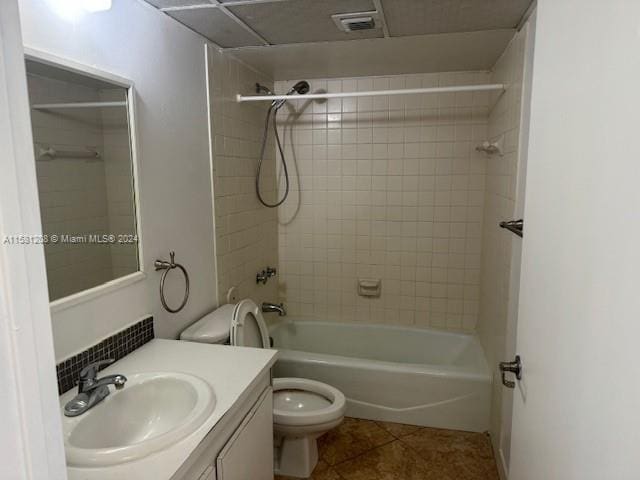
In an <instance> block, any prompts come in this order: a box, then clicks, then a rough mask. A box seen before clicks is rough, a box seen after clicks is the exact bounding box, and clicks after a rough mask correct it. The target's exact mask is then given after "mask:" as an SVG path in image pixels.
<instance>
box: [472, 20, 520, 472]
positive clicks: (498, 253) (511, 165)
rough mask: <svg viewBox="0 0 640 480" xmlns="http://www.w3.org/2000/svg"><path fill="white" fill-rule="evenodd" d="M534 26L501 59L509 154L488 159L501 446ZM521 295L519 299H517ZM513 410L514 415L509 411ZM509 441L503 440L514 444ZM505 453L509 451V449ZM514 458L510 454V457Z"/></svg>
mask: <svg viewBox="0 0 640 480" xmlns="http://www.w3.org/2000/svg"><path fill="white" fill-rule="evenodd" d="M530 28H531V27H530V26H528V25H527V26H526V27H525V28H524V29H523V30H522V31H520V32H518V34H517V35H516V36H515V37H514V38H513V40H512V41H511V43H510V44H509V46H508V47H507V49H506V50H505V52H504V53H503V54H502V56H501V57H500V59H499V60H498V62H497V63H496V65H495V67H494V69H493V74H492V76H491V81H492V82H495V83H505V84H507V85H508V88H507V91H506V92H505V93H504V94H503V95H502V96H500V98H499V99H498V100H497V102H496V104H495V106H494V107H493V109H492V110H491V112H490V116H489V124H488V127H489V137H490V138H491V140H492V141H496V140H499V141H501V142H502V144H503V149H504V156H502V157H501V156H497V155H491V156H490V157H488V159H487V180H486V192H485V209H484V225H483V232H482V242H483V249H482V275H481V289H480V313H479V318H478V335H479V337H480V341H481V342H482V346H483V348H484V351H485V354H486V356H487V362H488V364H489V365H490V366H491V369H492V372H493V375H494V381H493V388H494V393H493V395H492V412H491V429H490V431H491V438H492V440H493V442H494V446H495V447H496V451H497V450H498V444H497V442H498V441H499V440H500V428H501V415H502V408H501V398H502V389H503V388H504V387H503V386H502V383H501V382H500V377H499V375H500V374H499V372H498V371H497V368H495V366H496V365H497V363H498V362H499V361H502V360H505V359H506V354H505V342H506V333H507V321H508V315H509V302H510V300H512V299H511V298H510V297H511V296H512V295H514V294H516V293H514V292H513V290H512V285H511V284H510V283H511V280H510V275H511V262H512V246H513V244H514V242H521V241H522V240H521V239H520V238H518V237H516V236H515V235H513V234H512V233H510V232H508V231H506V230H503V229H501V228H498V223H499V222H500V221H502V220H512V219H514V215H515V207H516V199H517V195H522V194H523V189H519V188H518V185H517V181H518V174H519V172H518V169H519V167H520V164H519V162H520V158H521V155H520V153H521V152H520V151H519V136H520V116H521V112H522V89H523V76H524V62H525V48H526V44H527V43H526V42H527V34H528V32H529V29H530ZM516 300H517V299H516ZM506 414H507V415H509V414H510V412H509V413H506ZM508 444H509V442H508V441H507V442H506V443H505V444H503V448H508ZM502 455H504V456H505V457H506V456H508V452H505V451H503V452H502ZM506 460H507V461H508V458H506Z"/></svg>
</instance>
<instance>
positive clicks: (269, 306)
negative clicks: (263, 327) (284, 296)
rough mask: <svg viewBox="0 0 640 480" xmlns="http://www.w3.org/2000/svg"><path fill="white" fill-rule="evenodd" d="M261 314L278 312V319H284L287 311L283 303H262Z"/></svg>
mask: <svg viewBox="0 0 640 480" xmlns="http://www.w3.org/2000/svg"><path fill="white" fill-rule="evenodd" d="M262 312H263V313H270V312H278V316H279V317H284V316H285V315H286V314H287V311H286V310H285V309H284V303H269V302H264V303H263V304H262Z"/></svg>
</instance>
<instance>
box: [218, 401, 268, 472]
mask: <svg viewBox="0 0 640 480" xmlns="http://www.w3.org/2000/svg"><path fill="white" fill-rule="evenodd" d="M216 469H217V480H247V479H252V480H272V479H273V395H272V393H271V389H269V391H268V392H265V394H264V395H263V396H262V398H261V400H259V401H258V403H257V405H256V407H255V408H254V409H252V411H251V412H250V413H249V414H248V415H247V416H246V417H245V419H244V421H243V422H242V424H241V425H240V426H239V427H238V429H237V430H236V432H235V433H234V434H233V436H232V437H231V439H229V441H228V442H227V444H226V445H225V447H224V448H223V449H222V451H221V452H220V454H219V455H218V458H217V460H216Z"/></svg>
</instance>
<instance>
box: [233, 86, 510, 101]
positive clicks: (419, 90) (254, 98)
mask: <svg viewBox="0 0 640 480" xmlns="http://www.w3.org/2000/svg"><path fill="white" fill-rule="evenodd" d="M505 89H506V85H504V84H502V83H492V84H488V85H457V86H451V87H427V88H405V89H402V90H371V91H367V92H339V93H308V94H306V95H240V94H238V95H237V97H236V100H237V101H238V102H271V101H273V100H300V99H310V100H313V99H319V98H349V97H377V96H381V95H413V94H416V93H418V94H419V93H455V92H486V91H504V90H505Z"/></svg>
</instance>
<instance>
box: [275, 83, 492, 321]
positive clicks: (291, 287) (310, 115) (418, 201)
mask: <svg viewBox="0 0 640 480" xmlns="http://www.w3.org/2000/svg"><path fill="white" fill-rule="evenodd" d="M488 80H489V74H488V73H486V72H460V73H441V74H425V75H404V76H390V77H360V78H357V79H352V78H345V79H330V80H326V79H320V80H312V81H311V82H310V83H311V90H312V91H313V92H317V91H323V90H325V91H329V92H340V91H345V92H349V91H356V90H358V91H366V90H381V89H389V88H391V89H401V88H415V87H431V86H438V85H463V84H476V83H487V82H488ZM294 81H295V80H290V81H286V82H277V83H276V90H277V92H279V93H283V92H285V91H287V90H288V88H289V86H290V85H291V84H292V83H293V82H294ZM488 106H489V95H488V94H487V93H486V92H485V93H481V92H476V93H457V94H439V95H409V96H381V97H362V98H357V99H356V98H345V99H330V100H328V101H324V102H322V101H305V100H303V99H301V100H298V101H296V102H291V108H289V110H288V111H287V110H286V109H284V108H283V110H282V112H283V113H282V114H281V117H280V122H281V123H282V128H281V130H282V131H283V136H284V138H285V144H286V154H287V158H288V161H289V168H290V171H291V173H292V175H291V177H292V193H291V196H290V198H289V200H287V202H286V203H285V205H284V206H283V207H281V208H280V209H279V227H278V228H279V258H280V271H281V274H282V276H281V278H280V288H281V292H280V296H281V299H282V300H283V301H285V303H286V304H287V307H288V310H289V313H290V315H292V316H296V317H304V318H309V319H315V320H330V321H343V322H354V321H359V322H376V323H385V324H390V325H397V324H401V325H416V326H421V327H436V328H445V329H449V330H464V331H471V330H474V329H475V327H476V321H477V315H478V300H479V286H480V255H481V247H482V227H481V225H482V217H483V210H484V198H485V165H486V159H485V156H484V154H479V153H477V152H476V151H475V147H476V145H477V144H478V143H481V142H482V141H484V140H486V139H487V115H488ZM280 188H282V181H281V182H280ZM358 279H380V280H381V285H382V293H381V296H380V297H379V298H364V297H361V296H359V295H358V294H357V283H358Z"/></svg>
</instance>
